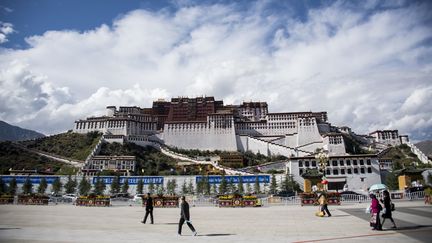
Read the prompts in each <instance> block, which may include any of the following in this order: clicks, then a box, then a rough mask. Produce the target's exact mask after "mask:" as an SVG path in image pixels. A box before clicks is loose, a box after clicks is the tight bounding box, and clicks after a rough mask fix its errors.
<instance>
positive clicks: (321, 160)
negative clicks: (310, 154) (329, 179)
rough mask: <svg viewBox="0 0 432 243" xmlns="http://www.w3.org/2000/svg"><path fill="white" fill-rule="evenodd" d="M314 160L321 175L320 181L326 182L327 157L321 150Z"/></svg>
mask: <svg viewBox="0 0 432 243" xmlns="http://www.w3.org/2000/svg"><path fill="white" fill-rule="evenodd" d="M315 159H316V160H317V161H318V164H319V171H320V172H321V173H322V174H323V177H322V180H326V168H327V162H328V161H329V155H328V154H327V153H326V152H325V151H324V150H321V151H320V152H319V153H317V154H316V155H315Z"/></svg>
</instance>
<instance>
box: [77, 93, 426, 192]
mask: <svg viewBox="0 0 432 243" xmlns="http://www.w3.org/2000/svg"><path fill="white" fill-rule="evenodd" d="M73 131H74V132H77V133H87V132H92V131H99V132H101V133H103V137H102V139H103V141H105V142H119V143H124V142H132V143H135V144H138V145H141V146H148V145H150V146H159V148H161V147H165V148H173V147H176V148H181V149H198V150H210V151H213V150H220V151H240V152H246V151H251V152H253V153H256V154H257V153H260V154H263V155H266V156H275V155H283V156H285V157H287V158H288V159H287V161H286V162H285V168H286V170H287V172H288V173H290V174H291V175H293V177H294V179H295V180H296V181H298V182H299V183H300V184H303V183H304V179H303V177H302V175H303V174H304V173H305V172H306V171H308V170H309V169H313V168H318V163H317V161H318V160H317V158H315V156H316V154H317V151H324V153H325V154H326V156H327V158H328V163H327V169H326V177H327V178H328V180H329V189H332V188H336V189H338V188H339V189H341V188H342V187H343V186H344V185H346V186H348V187H349V188H350V189H351V190H356V189H357V190H360V189H364V188H367V187H368V186H370V185H372V184H375V183H380V182H381V175H380V171H381V170H382V169H385V167H386V166H387V167H388V166H389V165H388V164H386V163H385V161H384V160H380V157H379V152H380V151H383V150H384V149H385V148H387V147H388V146H396V145H400V144H402V143H405V144H408V145H409V146H412V148H413V152H414V153H416V151H414V148H415V146H414V145H412V144H411V143H410V142H409V140H408V136H400V135H399V134H398V131H397V130H379V131H374V132H371V133H369V134H367V135H357V134H355V133H354V132H352V131H351V129H350V128H349V127H336V126H332V125H331V123H330V122H329V121H328V117H327V112H283V113H269V112H268V105H267V103H266V102H243V103H242V104H240V105H224V103H223V101H222V100H215V98H214V97H196V98H188V97H179V98H172V99H171V101H165V100H158V101H154V102H153V105H152V107H151V108H141V107H137V106H121V107H119V108H117V107H115V106H108V107H107V111H106V115H104V116H99V117H88V118H86V119H85V120H77V121H75V125H74V128H73ZM343 134H346V135H349V136H351V137H354V138H355V140H356V141H359V145H360V146H361V147H362V148H363V149H365V150H368V149H370V148H374V151H375V152H377V153H378V154H377V153H375V154H363V155H358V154H357V155H351V154H348V153H347V150H346V148H345V141H344V136H343ZM416 154H417V153H416ZM418 155H419V158H420V159H421V156H420V155H421V154H420V153H419V154H418ZM171 156H177V155H174V154H171ZM108 157H109V156H108ZM108 157H107V156H97V148H96V149H95V151H94V153H92V154H91V155H90V156H89V158H88V160H87V161H86V165H85V166H84V168H83V172H84V173H85V174H88V175H95V174H96V173H97V171H100V170H104V169H110V168H111V169H112V168H115V169H116V170H117V171H133V170H135V161H134V158H133V156H129V157H130V158H129V157H127V156H123V157H122V156H120V157H116V156H114V157H115V158H114V157H109V158H108ZM126 157H127V158H126ZM178 158H179V159H184V157H181V156H180V155H179V157H178ZM426 161H427V158H426ZM195 162H199V161H195ZM213 165H214V166H218V165H217V163H214V164H213ZM219 169H220V168H219ZM224 170H225V169H224ZM226 172H228V174H234V175H235V174H243V175H244V174H245V173H243V172H242V171H229V170H228V169H226ZM125 175H126V174H125ZM306 186H307V185H306V184H305V187H306ZM306 189H307V188H305V190H306Z"/></svg>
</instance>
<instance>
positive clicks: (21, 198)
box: [18, 195, 49, 205]
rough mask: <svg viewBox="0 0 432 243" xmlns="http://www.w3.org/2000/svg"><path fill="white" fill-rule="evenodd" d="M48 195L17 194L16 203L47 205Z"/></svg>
mask: <svg viewBox="0 0 432 243" xmlns="http://www.w3.org/2000/svg"><path fill="white" fill-rule="evenodd" d="M48 201H49V197H48V196H43V195H18V204H22V205H48Z"/></svg>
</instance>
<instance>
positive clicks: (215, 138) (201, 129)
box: [162, 124, 237, 151]
mask: <svg viewBox="0 0 432 243" xmlns="http://www.w3.org/2000/svg"><path fill="white" fill-rule="evenodd" d="M167 126H168V125H167V124H166V125H165V129H164V133H163V135H162V137H163V140H164V142H165V144H166V145H168V146H172V147H177V148H182V149H199V150H211V151H212V150H226V151H237V143H236V137H235V131H234V128H225V129H223V128H211V127H208V126H205V125H201V126H197V127H195V128H186V129H184V128H183V127H181V128H170V129H168V127H167Z"/></svg>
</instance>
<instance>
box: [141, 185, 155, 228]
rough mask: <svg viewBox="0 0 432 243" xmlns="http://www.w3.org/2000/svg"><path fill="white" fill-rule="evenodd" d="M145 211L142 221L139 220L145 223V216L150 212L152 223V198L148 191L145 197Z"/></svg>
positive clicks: (151, 221)
mask: <svg viewBox="0 0 432 243" xmlns="http://www.w3.org/2000/svg"><path fill="white" fill-rule="evenodd" d="M145 209H146V213H145V216H144V219H143V221H141V223H143V224H145V223H146V221H147V217H148V216H149V214H150V224H153V199H152V197H151V195H150V193H147V198H146V208H145Z"/></svg>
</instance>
